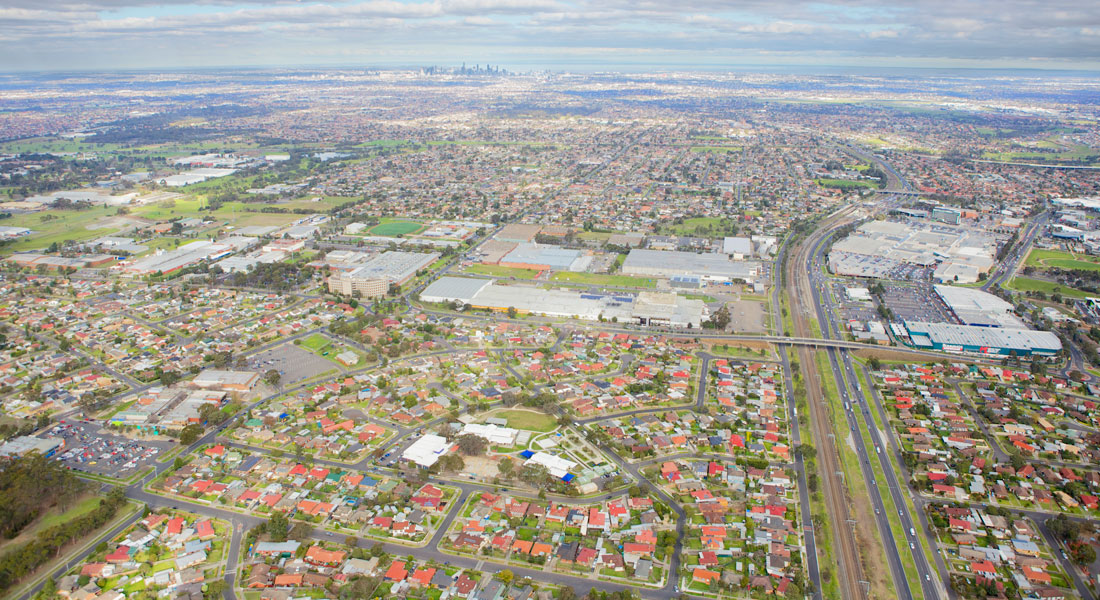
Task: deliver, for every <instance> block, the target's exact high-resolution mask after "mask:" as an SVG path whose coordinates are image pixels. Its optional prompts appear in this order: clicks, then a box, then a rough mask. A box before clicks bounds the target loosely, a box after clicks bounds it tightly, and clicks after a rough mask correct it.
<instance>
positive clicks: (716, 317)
mask: <svg viewBox="0 0 1100 600" xmlns="http://www.w3.org/2000/svg"><path fill="white" fill-rule="evenodd" d="M729 324H730V311H729V309H728V308H726V306H725V305H724V304H723V305H722V308H720V309H718V312H716V313H714V314H713V315H711V316H710V319H707V326H708V327H712V328H714V329H725V328H726V327H728V326H729Z"/></svg>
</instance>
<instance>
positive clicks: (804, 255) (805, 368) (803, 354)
mask: <svg viewBox="0 0 1100 600" xmlns="http://www.w3.org/2000/svg"><path fill="white" fill-rule="evenodd" d="M853 212H854V209H853V208H851V207H849V208H846V209H843V210H841V211H840V212H838V213H837V214H836V215H833V216H832V217H829V218H828V219H825V220H824V221H823V222H822V223H821V225H820V226H819V228H818V229H817V231H815V232H814V233H813V234H811V235H810V236H809V237H808V238H807V239H805V240H803V241H802V242H801V243H800V244H799V245H798V246H797V247H796V248H795V251H794V252H792V253H791V255H790V256H791V259H790V262H788V264H787V269H788V270H787V273H788V276H789V277H790V279H789V282H792V283H793V284H794V285H793V288H792V289H789V290H788V294H789V298H790V304H791V318H792V320H793V324H794V328H795V335H797V336H799V337H810V336H811V335H812V330H811V328H810V326H809V323H808V321H807V319H808V318H812V317H810V316H809V315H814V314H816V313H815V312H814V310H813V308H814V299H813V293H812V291H811V287H810V286H811V285H812V283H811V282H810V273H809V272H808V270H807V269H806V264H807V263H808V262H809V258H810V253H811V251H812V249H813V247H814V245H815V244H816V243H817V241H818V240H820V239H821V237H822V236H823V235H825V234H826V233H827V232H828V231H829V230H830V229H832V228H833V227H834V226H836V225H838V224H841V223H843V222H844V221H845V220H847V219H851V218H852V217H851V215H852V213H853ZM814 352H815V350H812V349H810V348H808V347H806V346H801V347H799V348H798V356H799V362H800V363H801V364H802V369H801V371H802V374H803V378H804V380H805V382H806V393H807V404H808V406H809V408H810V425H811V430H812V432H813V436H814V445H815V446H816V447H817V459H818V467H819V468H818V475H819V477H820V478H821V481H822V484H823V485H822V488H823V491H824V494H825V504H826V508H827V509H828V512H829V522H830V526H831V530H832V532H833V535H832V539H833V550H834V552H835V553H836V559H837V566H838V568H839V571H840V572H839V573H837V574H836V576H837V578H838V582H839V584H840V590H841V596H842V597H843V598H844V600H860V599H862V598H864V597H865V593H864V590H863V587H862V584H861V583H860V582H862V581H864V580H865V579H866V578H865V577H864V576H863V567H862V565H861V563H860V558H859V548H858V547H857V545H856V540H855V535H854V533H853V531H852V528H851V526H850V525H849V519H851V518H852V514H851V503H850V502H849V500H848V494H849V492H848V489H847V485H846V484H845V482H844V479H843V477H842V476H841V475H840V473H842V472H843V471H842V468H841V466H840V458H839V456H840V455H839V453H838V452H837V448H836V440H835V437H834V436H833V427H832V424H831V421H830V419H829V415H828V412H827V410H826V402H825V396H824V391H823V390H822V387H821V377H822V376H823V375H822V374H820V373H818V372H817V367H816V361H815V360H814Z"/></svg>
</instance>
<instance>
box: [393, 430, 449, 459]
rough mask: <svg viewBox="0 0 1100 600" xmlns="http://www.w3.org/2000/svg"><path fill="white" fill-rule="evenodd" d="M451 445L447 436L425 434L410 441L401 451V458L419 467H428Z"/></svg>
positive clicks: (445, 452) (447, 450) (446, 451)
mask: <svg viewBox="0 0 1100 600" xmlns="http://www.w3.org/2000/svg"><path fill="white" fill-rule="evenodd" d="M451 448H452V445H451V443H450V442H448V441H447V438H445V437H443V436H439V435H435V434H431V433H429V434H426V435H423V436H421V437H420V439H418V440H416V441H415V442H413V443H412V445H411V446H409V447H408V448H406V449H405V451H404V452H402V453H401V458H402V459H403V460H407V461H410V462H412V463H415V464H417V465H419V466H421V467H430V466H432V465H434V464H435V463H437V462H439V459H440V458H442V457H443V456H444V455H446V454H447V453H448V452H450V451H451Z"/></svg>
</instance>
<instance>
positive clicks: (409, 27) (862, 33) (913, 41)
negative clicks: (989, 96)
mask: <svg viewBox="0 0 1100 600" xmlns="http://www.w3.org/2000/svg"><path fill="white" fill-rule="evenodd" d="M463 62H465V63H467V64H471V65H472V64H487V63H488V64H493V65H499V66H502V67H504V68H508V69H511V70H517V71H522V70H528V69H560V70H590V71H591V70H603V69H607V70H618V69H624V68H627V69H630V68H634V69H691V68H698V69H721V68H724V67H731V68H732V67H736V66H753V65H787V66H791V65H806V66H870V67H930V68H954V67H958V68H997V69H1004V68H1034V69H1079V70H1100V2H1096V1H1094V0H984V1H975V0H909V1H906V0H899V1H897V2H880V1H871V0H820V1H814V2H803V1H795V0H736V1H730V0H365V1H359V0H344V1H340V0H325V1H321V2H313V1H301V2H298V1H278V0H276V1H274V2H272V1H263V2H260V1H255V2H254V1H251V0H225V1H219V0H199V1H198V2H179V3H165V2H161V1H158V0H61V1H56V0H3V1H2V2H0V71H27V70H51V71H52V70H111V69H158V68H193V67H223V66H225V67H228V66H306V65H318V66H321V65H332V66H377V67H398V66H420V65H441V66H456V65H459V64H461V63H463Z"/></svg>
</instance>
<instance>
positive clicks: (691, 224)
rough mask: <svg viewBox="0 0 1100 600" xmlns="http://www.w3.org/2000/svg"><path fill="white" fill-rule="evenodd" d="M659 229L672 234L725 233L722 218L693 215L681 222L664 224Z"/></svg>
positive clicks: (699, 234)
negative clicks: (693, 216)
mask: <svg viewBox="0 0 1100 600" xmlns="http://www.w3.org/2000/svg"><path fill="white" fill-rule="evenodd" d="M661 230H662V232H663V233H667V234H672V235H697V236H705V235H709V234H712V233H713V234H714V235H726V232H725V231H723V226H722V219H721V218H719V217H695V218H692V219H684V222H683V223H675V224H672V225H664V226H662V227H661Z"/></svg>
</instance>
